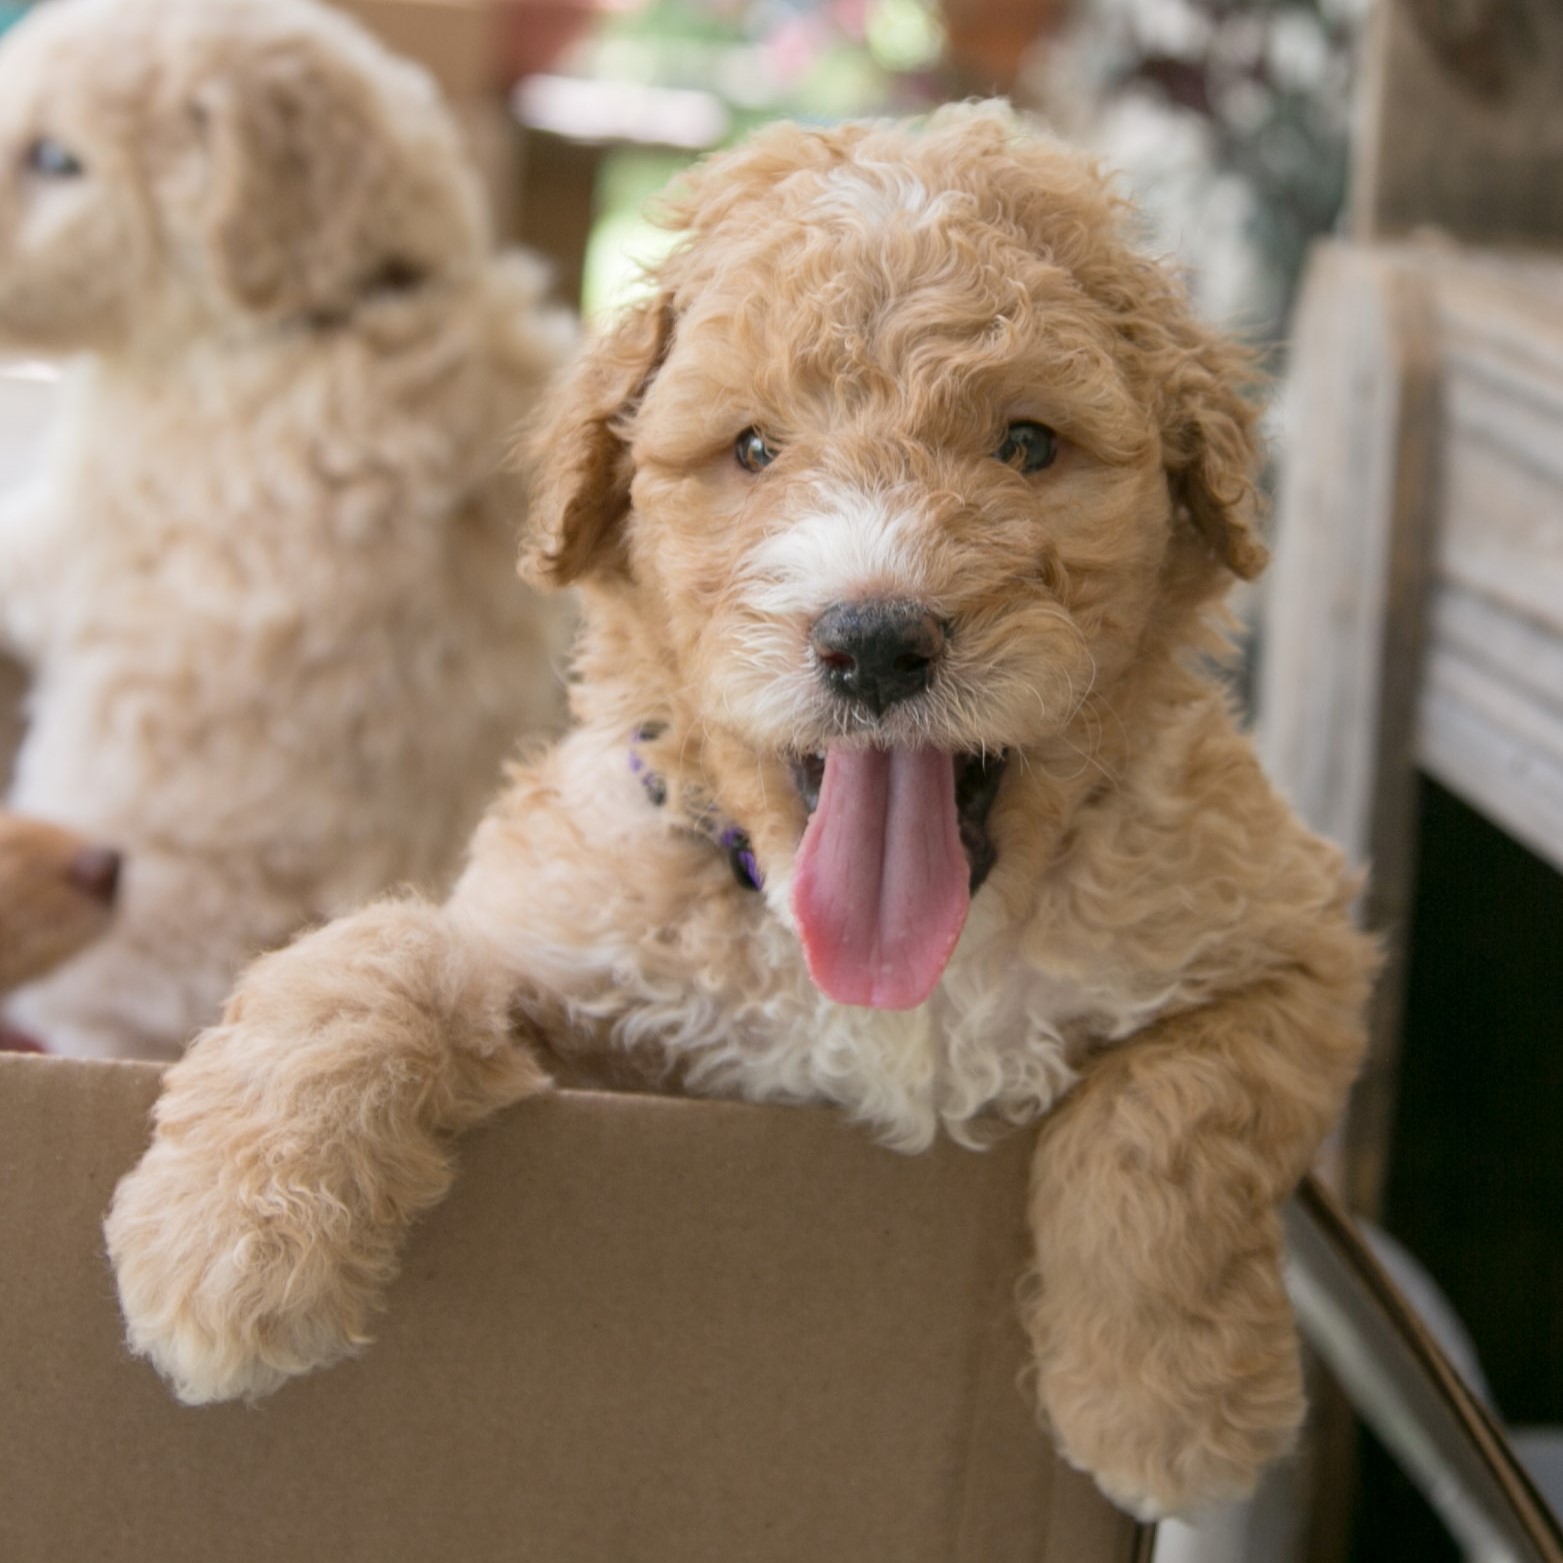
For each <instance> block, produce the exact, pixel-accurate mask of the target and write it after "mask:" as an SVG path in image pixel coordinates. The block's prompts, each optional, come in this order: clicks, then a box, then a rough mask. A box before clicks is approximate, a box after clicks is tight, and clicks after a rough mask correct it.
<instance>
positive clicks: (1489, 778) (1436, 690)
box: [1417, 647, 1563, 870]
mask: <svg viewBox="0 0 1563 1563" xmlns="http://www.w3.org/2000/svg"><path fill="white" fill-rule="evenodd" d="M1417 760H1418V761H1419V763H1420V764H1421V765H1422V767H1423V769H1424V770H1426V771H1427V772H1428V773H1429V774H1430V775H1431V776H1433V777H1435V778H1436V779H1437V780H1438V781H1440V782H1442V783H1443V784H1444V786H1446V787H1448V788H1449V790H1450V791H1451V792H1455V793H1458V794H1459V795H1460V796H1461V797H1463V798H1464V799H1465V801H1466V802H1467V803H1469V804H1470V805H1471V806H1472V807H1473V808H1475V809H1477V810H1478V811H1479V812H1480V813H1482V814H1483V815H1485V816H1486V817H1487V818H1488V819H1490V820H1491V821H1492V822H1493V823H1494V824H1496V825H1498V826H1499V827H1500V828H1502V829H1503V830H1504V831H1506V832H1507V833H1508V834H1509V835H1511V836H1513V837H1514V839H1515V840H1516V841H1519V842H1520V843H1522V844H1523V845H1524V846H1526V847H1528V848H1529V849H1530V850H1531V851H1532V852H1534V853H1536V854H1537V856H1539V857H1543V858H1545V859H1546V860H1547V861H1548V862H1550V863H1551V864H1552V865H1553V866H1554V867H1555V868H1557V869H1559V870H1563V718H1560V717H1559V715H1558V713H1557V711H1556V710H1555V709H1549V708H1548V707H1546V706H1544V705H1543V704H1542V703H1541V702H1540V701H1537V700H1534V699H1531V698H1528V696H1527V692H1525V691H1523V690H1522V689H1519V688H1518V687H1516V685H1515V684H1514V683H1513V682H1512V681H1510V680H1509V679H1507V678H1505V677H1503V676H1501V675H1496V674H1495V673H1494V672H1493V671H1492V670H1491V669H1490V668H1487V667H1483V666H1482V665H1481V664H1480V663H1478V662H1474V661H1471V660H1468V659H1467V658H1465V657H1464V656H1461V655H1459V654H1457V653H1455V652H1454V651H1452V650H1451V649H1449V648H1442V647H1440V648H1435V649H1434V650H1432V651H1431V652H1430V653H1429V656H1428V664H1427V675H1426V678H1425V680H1424V683H1423V688H1422V695H1421V698H1420V700H1419V701H1418V709H1417Z"/></svg>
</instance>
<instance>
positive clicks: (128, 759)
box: [0, 0, 572, 1055]
mask: <svg viewBox="0 0 1563 1563" xmlns="http://www.w3.org/2000/svg"><path fill="white" fill-rule="evenodd" d="M0 161H3V165H4V169H5V172H4V174H3V175H0V343H3V344H4V345H8V346H13V347H17V348H26V349H28V350H31V351H37V352H47V353H58V354H61V355H78V356H77V361H76V363H75V365H74V366H73V368H72V370H71V372H70V375H69V377H68V379H69V383H68V385H67V387H66V390H65V394H64V403H65V408H66V411H65V413H64V415H63V426H62V427H61V428H60V429H59V431H58V434H59V437H58V439H57V441H56V443H55V445H54V448H53V449H52V452H51V454H50V459H49V461H48V464H47V471H46V477H45V480H44V482H43V484H42V485H41V486H40V487H39V488H38V489H36V490H35V491H29V492H28V493H26V494H25V495H24V496H21V497H19V498H17V499H15V500H13V502H11V503H10V504H9V505H8V506H7V507H6V508H5V510H4V512H3V514H0V644H8V645H9V646H10V648H11V649H13V650H14V651H15V652H16V653H17V654H18V655H19V656H20V657H21V659H22V660H23V661H24V662H25V663H27V664H29V665H30V668H31V672H32V677H33V687H32V693H31V701H30V729H29V731H28V734H27V737H26V739H25V741H24V743H23V747H22V750H21V753H20V756H19V760H18V766H17V774H16V779H15V782H14V786H13V789H12V793H11V801H12V803H13V804H14V805H15V806H16V807H17V808H19V809H23V810H27V811H29V812H34V813H38V814H43V815H47V816H48V817H50V818H53V819H57V820H60V821H62V822H65V823H68V824H70V825H71V826H73V827H74V828H77V829H79V830H82V831H84V832H86V833H88V834H90V835H92V836H94V837H103V838H105V839H108V840H112V841H115V842H117V843H119V844H120V845H122V846H123V847H125V848H126V849H127V851H128V852H129V854H130V856H129V864H128V868H127V872H126V875H125V884H124V886H123V891H124V895H123V905H122V907H121V916H120V917H119V919H118V920H117V922H116V924H115V927H114V929H113V931H112V932H111V933H110V935H109V936H108V937H107V938H106V939H104V940H102V941H101V942H100V943H98V944H97V945H96V946H95V947H94V949H92V950H91V951H90V952H89V953H88V954H86V955H85V956H84V957H83V958H82V959H80V960H79V961H76V962H74V963H73V964H72V965H71V966H70V967H69V968H67V969H66V970H64V971H62V972H61V973H60V974H59V975H58V976H56V977H53V978H51V979H49V980H48V981H46V982H43V983H40V984H38V985H35V986H32V987H30V988H28V989H26V990H25V991H23V992H21V993H20V994H18V995H17V997H16V999H15V1002H14V1004H13V1006H12V1011H11V1012H12V1014H13V1015H14V1017H15V1019H16V1021H17V1023H18V1024H20V1025H22V1026H23V1027H25V1028H26V1029H28V1030H31V1031H33V1032H35V1033H36V1034H38V1035H39V1036H41V1037H43V1038H45V1039H46V1040H47V1041H48V1042H49V1043H50V1045H51V1046H52V1047H54V1048H55V1049H57V1050H59V1051H62V1052H68V1053H75V1054H84V1055H102V1054H114V1053H122V1054H141V1055H157V1054H165V1055H167V1054H173V1053H174V1052H176V1051H177V1050H178V1049H179V1048H180V1047H181V1046H182V1045H183V1044H184V1043H185V1042H186V1041H187V1040H188V1039H189V1037H190V1036H192V1035H193V1034H194V1032H195V1031H196V1030H197V1029H199V1028H200V1027H201V1026H202V1025H204V1024H208V1023H209V1022H210V1021H212V1020H213V1019H215V1018H216V1016H217V1014H218V1013H219V1010H220V1007H221V1004H222V1000H223V998H224V996H225V995H226V993H227V991H228V989H229V988H230V987H231V986H232V983H233V980H234V978H235V976H236V975H237V973H238V971H239V970H240V969H241V968H242V966H243V964H244V963H245V962H246V961H247V960H248V959H250V958H251V957H252V956H253V955H255V954H257V953H258V952H260V951H261V950H263V949H266V948H269V947H271V946H274V945H276V944H279V943H281V942H282V941H284V940H285V939H287V938H288V937H289V936H290V935H291V934H293V933H295V932H296V931H297V930H298V929H299V928H300V927H301V926H303V925H305V924H307V923H310V922H314V921H318V920H320V919H323V918H326V917H330V916H332V915H334V914H336V913H338V912H341V911H344V910H347V909H349V908H351V907H353V906H355V905H358V904H360V903H361V902H362V901H363V900H365V899H366V898H367V897H369V896H371V895H374V894H376V893H378V892H380V891H382V890H384V889H386V888H388V887H389V886H391V885H393V884H396V883H399V882H402V881H405V880H411V881H414V882H418V883H421V884H424V885H426V886H428V887H430V888H436V887H439V888H443V886H444V885H445V884H448V876H450V875H451V874H453V873H454V871H455V868H456V865H457V863H458V861H459V854H460V850H461V848H462V847H463V846H464V845H465V841H466V838H467V837H468V836H469V835H470V834H471V830H472V826H473V825H474V824H475V823H476V820H477V818H478V815H479V814H480V812H481V809H482V806H483V804H484V802H485V801H486V800H487V799H488V798H489V797H490V796H491V795H492V793H493V789H494V787H495V786H496V784H497V782H498V780H499V775H500V768H501V763H502V760H503V758H504V756H505V754H506V753H507V752H508V751H509V750H510V749H511V748H512V747H513V745H514V744H515V742H516V741H517V739H518V738H519V737H520V735H522V734H523V733H524V732H526V731H528V730H533V731H535V730H538V729H540V728H541V729H553V730H557V728H558V727H559V726H560V725H562V718H563V699H562V693H561V691H560V687H559V679H558V677H557V675H556V672H555V669H554V666H553V662H554V659H555V656H556V655H559V656H562V655H563V652H564V649H565V646H564V645H562V644H561V639H562V637H567V635H568V627H567V621H568V617H569V616H568V614H567V612H566V611H565V605H564V602H563V600H562V599H561V600H559V601H557V602H555V601H553V600H545V599H542V598H538V597H530V598H529V596H528V594H527V593H525V592H524V591H522V590H521V589H520V588H519V587H518V586H517V583H516V581H515V577H514V568H513V561H514V550H515V542H514V538H515V529H516V525H517V522H518V520H519V518H520V514H521V509H522V501H521V497H520V494H519V490H518V486H517V480H516V479H515V478H514V476H513V475H510V474H508V473H507V472H506V471H505V470H504V468H505V465H506V462H505V457H506V454H507V447H508V442H509V438H510V431H511V430H512V429H513V427H514V425H515V423H516V421H517V420H518V419H519V418H520V417H522V416H523V415H525V414H527V413H529V412H531V411H532V410H533V409H534V408H535V406H536V402H537V397H538V392H539V387H540V386H541V384H542V383H543V381H544V379H545V378H546V377H547V375H548V374H549V372H550V371H551V370H552V369H553V368H554V367H555V366H556V365H557V363H558V362H559V361H560V359H561V358H562V356H563V355H564V354H565V353H566V352H567V350H568V347H569V344H570V341H571V336H572V333H571V328H570V327H569V324H568V322H567V321H566V319H565V318H564V317H563V316H562V315H555V314H552V313H550V312H549V311H547V310H546V309H545V308H544V306H543V304H542V302H541V285H540V281H539V276H538V273H537V271H536V269H535V268H534V267H533V265H532V264H531V263H530V262H528V261H526V260H523V259H519V258H509V259H503V260H494V259H491V258H490V253H489V241H488V233H487V230H486V219H485V216H484V213H483V211H482V208H481V199H480V195H479V191H478V185H477V180H476V175H475V174H474V173H473V171H472V170H471V168H470V167H469V166H468V162H467V160H466V158H465V156H464V154H463V152H462V151H461V149H460V147H459V145H458V141H457V135H456V131H455V130H454V128H453V125H452V123H451V121H450V119H449V117H448V115H447V113H446V111H445V109H444V108H443V107H442V105H441V103H440V102H439V100H438V97H437V94H436V92H435V90H434V88H433V85H432V83H431V82H430V81H429V79H428V78H427V77H426V76H425V75H424V74H423V73H422V72H421V71H419V70H417V69H416V68H414V67H412V66H409V65H404V64H403V63H401V62H399V61H397V60H395V59H394V58H392V57H391V56H389V55H388V54H386V53H385V52H384V51H383V50H382V49H381V48H380V47H379V46H378V45H377V44H375V43H374V42H373V41H372V40H371V39H370V38H369V37H368V36H367V35H366V34H365V33H363V32H362V31H361V30H360V29H359V28H358V27H357V26H356V25H355V24H354V23H352V22H351V21H349V20H347V19H346V18H344V17H342V16H340V15H339V14H337V13H334V12H332V11H330V10H328V9H326V8H324V7H317V6H314V5H311V4H308V3H306V0H57V3H54V4H50V5H47V6H42V7H39V9H38V10H37V12H36V13H34V14H33V15H31V16H29V17H28V18H27V19H26V20H24V21H23V22H22V23H21V24H20V25H19V26H18V27H17V28H16V29H15V30H14V31H13V32H12V33H10V34H9V35H8V36H7V37H6V40H5V42H4V45H3V47H0Z"/></svg>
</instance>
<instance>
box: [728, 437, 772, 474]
mask: <svg viewBox="0 0 1563 1563" xmlns="http://www.w3.org/2000/svg"><path fill="white" fill-rule="evenodd" d="M733 454H734V455H735V456H736V457H737V458H738V465H739V466H740V467H742V468H743V469H744V471H745V472H759V471H761V470H762V469H763V468H765V467H768V466H770V464H771V463H772V462H773V461H775V460H776V451H775V450H774V449H773V448H772V447H771V446H769V445H767V444H766V443H765V436H764V435H763V434H761V433H760V431H759V430H758V429H745V430H744V431H743V433H742V434H740V435H739V436H738V438H737V439H736V440H735V441H734V442H733Z"/></svg>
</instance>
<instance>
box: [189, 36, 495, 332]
mask: <svg viewBox="0 0 1563 1563" xmlns="http://www.w3.org/2000/svg"><path fill="white" fill-rule="evenodd" d="M397 68H398V69H400V67H397ZM415 88H417V89H418V90H414V89H415ZM193 108H194V111H195V115H196V118H197V120H198V121H199V122H200V123H201V124H202V125H203V126H204V133H205V138H206V141H207V152H208V158H209V165H210V184H209V188H208V190H207V193H206V197H205V202H204V213H203V221H204V237H205V241H206V249H207V252H208V255H209V257H210V264H211V267H212V271H213V274H214V276H215V279H216V282H217V285H218V287H219V289H220V290H221V291H222V292H223V293H224V294H226V295H227V296H228V298H229V299H230V301H231V302H232V303H234V304H236V305H237V306H238V307H239V308H241V309H244V310H247V311H250V312H253V313H258V314H264V315H272V316H277V317H291V316H315V317H326V318H329V317H330V316H332V315H335V314H338V313H340V312H342V311H344V310H347V309H349V308H351V307H352V305H353V303H354V302H355V300H356V299H357V298H358V297H359V296H360V295H361V294H363V293H364V292H365V291H366V290H368V289H371V288H374V287H376V286H381V285H385V284H387V283H390V284H392V285H403V286H405V285H407V284H409V283H416V282H418V281H422V280H425V279H426V278H427V277H428V276H429V275H431V274H432V273H434V272H436V271H438V270H441V269H443V268H444V266H445V265H446V264H447V261H448V259H449V258H450V257H453V256H457V255H460V254H462V253H464V252H466V251H476V249H477V248H478V247H479V246H480V245H481V242H482V237H481V225H482V217H481V211H480V208H479V207H477V206H476V205H475V203H476V202H477V200H478V198H477V197H476V195H475V184H474V181H473V179H472V176H471V173H470V170H468V169H467V168H466V167H465V165H464V162H463V159H462V157H461V155H460V153H459V151H458V150H457V142H456V139H455V134H454V131H453V130H451V129H450V127H449V126H448V125H446V124H445V123H444V114H443V111H442V110H441V109H440V107H439V105H438V101H437V98H436V96H435V94H434V91H433V88H432V85H430V84H427V83H423V82H422V81H421V80H420V81H419V82H417V83H413V82H410V81H403V80H400V79H397V80H396V82H395V86H394V91H393V90H392V89H391V85H390V84H389V83H388V82H379V83H378V88H377V84H376V82H375V80H373V79H372V78H371V75H370V74H369V73H368V72H367V71H366V70H361V69H359V68H358V66H357V65H356V64H354V63H350V62H349V61H347V60H345V59H342V58H338V57H337V56H336V55H335V54H334V53H333V52H332V51H330V50H329V49H327V48H325V47H316V46H315V45H314V44H313V43H312V41H311V40H309V39H307V38H299V39H293V40H289V41H288V42H287V43H285V44H279V45H277V46H275V47H273V48H271V49H270V50H266V51H260V50H257V51H254V52H253V53H248V54H244V55H242V56H239V57H236V58H234V59H233V60H232V61H230V62H229V63H228V64H227V66H226V68H225V69H224V70H223V71H222V72H221V73H220V74H219V75H217V76H215V77H213V78H211V79H208V80H207V81H205V82H203V83H202V84H201V86H200V87H199V89H198V90H197V92H196V95H195V98H194V103H193Z"/></svg>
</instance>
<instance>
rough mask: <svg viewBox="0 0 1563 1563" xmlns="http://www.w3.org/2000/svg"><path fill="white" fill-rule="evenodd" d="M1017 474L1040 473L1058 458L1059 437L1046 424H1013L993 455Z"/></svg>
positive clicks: (1006, 431)
mask: <svg viewBox="0 0 1563 1563" xmlns="http://www.w3.org/2000/svg"><path fill="white" fill-rule="evenodd" d="M993 454H994V455H995V456H997V457H998V458H999V460H1000V461H1002V462H1003V463H1004V465H1005V466H1006V467H1013V468H1014V469H1015V470H1016V471H1017V472H1040V471H1041V470H1042V469H1043V468H1044V467H1051V466H1052V465H1053V462H1054V460H1055V459H1056V458H1057V456H1058V436H1057V435H1056V434H1054V432H1053V431H1052V430H1051V429H1050V428H1048V426H1047V425H1046V424H1045V423H1024V422H1023V423H1012V424H1010V426H1009V428H1008V429H1006V430H1005V431H1004V443H1003V444H1002V445H1000V446H999V448H998V449H997V450H996V451H994V453H993Z"/></svg>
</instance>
